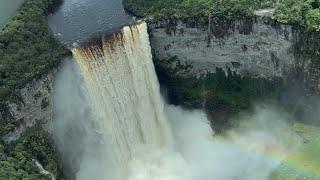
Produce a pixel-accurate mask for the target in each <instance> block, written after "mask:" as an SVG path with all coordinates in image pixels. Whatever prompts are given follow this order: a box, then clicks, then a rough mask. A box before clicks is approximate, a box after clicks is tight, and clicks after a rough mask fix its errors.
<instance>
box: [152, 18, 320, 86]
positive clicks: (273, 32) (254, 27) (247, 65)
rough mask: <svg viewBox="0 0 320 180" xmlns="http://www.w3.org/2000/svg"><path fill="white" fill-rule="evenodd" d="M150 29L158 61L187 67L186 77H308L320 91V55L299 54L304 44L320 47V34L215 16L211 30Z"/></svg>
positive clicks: (167, 24)
mask: <svg viewBox="0 0 320 180" xmlns="http://www.w3.org/2000/svg"><path fill="white" fill-rule="evenodd" d="M149 27H150V36H151V38H150V39H151V46H152V48H153V53H154V55H155V57H156V58H155V59H156V61H159V62H160V63H161V64H162V65H163V64H165V66H167V67H166V68H171V69H174V68H177V67H178V66H180V67H184V69H183V70H182V71H180V72H179V73H180V75H181V74H182V75H192V76H194V75H197V76H199V75H200V74H206V73H208V72H215V71H216V68H222V69H224V70H226V69H228V68H229V69H231V70H232V71H234V72H237V73H238V74H241V75H249V76H254V77H261V78H267V79H272V78H274V77H277V78H278V77H280V78H288V77H291V76H292V75H296V74H303V75H304V81H305V82H308V83H309V82H310V83H309V84H310V86H312V87H313V88H315V89H316V90H320V87H319V85H320V80H319V78H318V77H319V71H318V70H317V69H318V68H317V67H318V66H317V65H316V64H315V63H314V62H315V61H318V60H319V56H320V54H319V52H318V57H315V56H313V57H311V56H310V57H306V56H303V55H301V52H298V51H299V49H301V47H299V45H300V42H299V41H301V40H302V41H306V40H307V41H308V40H309V41H313V42H314V43H316V46H317V47H319V42H320V41H319V40H320V36H319V33H318V34H316V33H315V35H312V36H311V35H308V37H303V36H302V34H301V33H300V30H297V29H296V28H294V27H292V26H290V25H281V24H279V23H277V22H276V21H274V20H272V19H271V18H267V17H255V18H249V19H248V18H247V19H238V20H228V19H225V18H224V17H223V16H220V15H211V16H210V17H209V25H203V26H197V25H195V24H192V23H185V22H183V21H180V20H167V21H160V22H157V23H149ZM306 44H308V43H305V45H306ZM313 48H314V46H313ZM315 51H316V49H315ZM318 51H320V50H319V49H318ZM299 53H300V55H299ZM316 53H317V52H315V54H316ZM172 59H175V60H174V61H173V60H172ZM156 63H157V62H156Z"/></svg>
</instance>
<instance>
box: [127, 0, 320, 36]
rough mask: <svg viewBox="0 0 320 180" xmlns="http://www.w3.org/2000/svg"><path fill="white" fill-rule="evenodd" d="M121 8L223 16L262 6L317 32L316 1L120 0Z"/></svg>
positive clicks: (319, 10) (319, 5)
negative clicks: (220, 14)
mask: <svg viewBox="0 0 320 180" xmlns="http://www.w3.org/2000/svg"><path fill="white" fill-rule="evenodd" d="M123 3H124V6H125V8H126V9H127V10H128V11H130V12H132V13H134V14H136V15H138V16H141V17H146V16H151V17H153V18H154V19H161V18H172V17H174V18H188V17H192V16H199V15H200V16H208V15H209V14H210V13H222V14H224V15H225V16H226V17H229V18H234V17H239V16H253V15H254V11H255V10H258V9H262V8H276V12H275V18H276V19H277V20H278V21H280V22H283V23H292V24H298V25H300V26H303V27H306V28H308V29H310V30H317V31H320V0H282V1H279V0H196V1H194V0H124V1H123Z"/></svg>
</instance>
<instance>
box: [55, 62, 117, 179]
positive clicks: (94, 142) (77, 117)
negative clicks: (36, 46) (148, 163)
mask: <svg viewBox="0 0 320 180" xmlns="http://www.w3.org/2000/svg"><path fill="white" fill-rule="evenodd" d="M54 111H55V112H54V114H55V117H54V122H53V134H54V139H55V143H56V145H57V147H58V149H59V151H60V153H61V155H62V158H63V160H64V162H63V163H64V166H65V167H66V169H67V171H69V172H70V174H71V175H70V176H71V177H72V178H75V179H77V180H88V179H112V178H113V177H112V170H113V167H112V164H111V163H109V162H108V160H109V157H108V148H107V145H106V144H107V143H106V142H105V140H104V139H103V138H102V137H101V134H100V133H99V132H98V131H97V128H96V126H95V124H94V122H95V121H94V118H97V117H95V116H94V114H93V112H92V109H91V106H90V101H89V99H88V94H87V92H86V89H85V87H84V82H83V79H82V77H81V75H80V73H79V69H78V68H77V66H76V64H75V62H74V60H73V59H72V58H70V59H68V60H66V61H65V62H64V64H63V65H62V68H61V69H60V71H59V73H58V74H57V76H56V80H55V84H54Z"/></svg>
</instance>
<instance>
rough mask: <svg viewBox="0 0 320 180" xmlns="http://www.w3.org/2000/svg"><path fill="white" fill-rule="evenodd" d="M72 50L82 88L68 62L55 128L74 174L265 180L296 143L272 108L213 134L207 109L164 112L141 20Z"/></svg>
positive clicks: (135, 179) (128, 179)
mask: <svg viewBox="0 0 320 180" xmlns="http://www.w3.org/2000/svg"><path fill="white" fill-rule="evenodd" d="M73 54H74V57H75V58H76V62H77V64H78V67H79V69H80V75H81V77H82V78H83V79H84V86H85V88H84V89H83V88H82V85H83V81H82V79H81V77H79V78H78V76H80V75H79V74H78V72H77V70H76V68H72V67H73V64H72V63H67V64H66V66H65V67H64V69H63V71H62V73H61V74H60V75H61V76H59V77H58V78H57V79H58V80H57V82H56V87H57V88H56V93H55V111H56V114H55V115H56V118H57V119H58V120H57V121H55V125H54V126H55V128H54V129H55V136H56V141H57V144H58V147H59V149H60V151H61V152H62V154H63V157H64V159H65V161H67V165H69V166H71V167H70V168H71V170H72V172H73V173H74V174H75V176H76V179H77V180H91V179H97V180H198V179H201V180H212V179H221V180H234V179H240V180H242V179H245V180H256V179H261V180H264V179H265V180H266V179H268V176H269V174H270V172H271V171H272V169H273V168H275V167H276V166H278V165H279V164H280V162H281V159H283V156H285V155H286V154H287V153H288V152H290V151H292V149H294V146H292V145H291V144H290V143H289V144H287V142H286V141H287V140H288V137H292V132H291V131H290V129H288V128H287V126H288V125H287V124H286V123H285V122H286V118H283V117H282V116H281V115H279V112H277V111H276V110H274V109H270V110H261V109H258V110H257V111H256V112H254V113H253V114H249V115H248V116H246V117H242V118H241V117H240V118H239V121H248V122H247V124H249V125H250V126H245V127H243V129H244V130H242V129H241V131H240V130H238V129H235V130H231V132H230V133H227V135H229V136H225V137H220V138H216V139H214V138H213V136H212V135H213V132H212V129H211V127H210V125H209V123H208V120H207V117H206V115H205V113H204V112H203V111H200V110H195V111H190V110H185V109H182V108H180V107H175V106H166V107H165V110H166V112H165V113H164V112H163V111H164V105H163V102H162V101H161V98H160V91H159V84H158V81H157V77H156V74H155V70H154V66H153V63H152V57H151V50H150V45H149V40H148V33H147V27H146V24H145V23H144V22H139V23H137V24H136V25H132V26H130V27H124V28H123V29H122V30H121V32H118V33H114V34H112V35H111V36H108V37H105V38H102V39H100V40H99V41H97V42H93V43H92V44H88V45H86V46H82V47H78V48H75V49H73ZM73 71H74V72H73ZM80 79H81V80H80ZM78 86H79V87H80V88H79V87H78ZM77 88H79V89H80V90H79V89H77ZM88 101H89V103H88ZM88 104H89V106H88ZM166 117H168V119H169V122H170V124H168V122H167V118H166ZM281 122H283V124H282V123H281ZM274 124H277V125H278V128H274V127H273V126H274ZM281 124H282V125H281ZM266 125H270V126H266ZM280 125H281V126H280ZM171 128H172V130H173V132H174V133H173V135H172V133H171ZM172 139H174V140H172ZM270 149H272V151H270ZM274 154H280V155H281V156H280V157H277V158H274V157H273V155H274Z"/></svg>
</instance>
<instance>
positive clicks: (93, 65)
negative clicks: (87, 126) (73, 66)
mask: <svg viewBox="0 0 320 180" xmlns="http://www.w3.org/2000/svg"><path fill="white" fill-rule="evenodd" d="M72 52H73V54H74V57H75V59H76V62H77V64H78V66H79V69H80V72H81V74H82V76H83V78H84V82H85V86H86V89H87V91H88V94H89V97H90V102H91V105H92V107H93V108H92V109H93V111H94V113H95V114H96V116H97V118H96V120H95V126H96V128H97V129H96V131H97V132H98V133H99V134H100V135H101V137H102V139H103V140H105V142H107V143H106V146H108V150H109V151H110V152H109V154H111V161H112V162H113V163H114V164H115V166H117V169H118V170H119V171H124V170H125V169H126V168H127V165H128V163H129V161H130V160H131V159H132V158H133V156H134V154H135V153H137V152H138V151H141V150H142V149H146V148H147V149H154V150H156V149H161V148H164V147H165V148H166V149H167V148H170V147H171V133H170V128H169V125H168V124H167V120H166V118H165V116H164V112H163V102H162V100H161V96H160V90H159V84H158V81H157V77H156V74H155V69H154V65H153V63H152V55H151V48H150V44H149V37H148V33H147V25H146V23H145V22H138V23H136V24H134V25H132V26H127V27H124V28H123V29H122V30H121V31H120V32H116V33H113V34H112V35H110V36H107V37H103V38H101V42H99V43H95V44H93V45H87V46H82V47H77V48H74V49H73V50H72ZM119 174H123V172H119ZM122 178H123V177H120V179H122Z"/></svg>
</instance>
